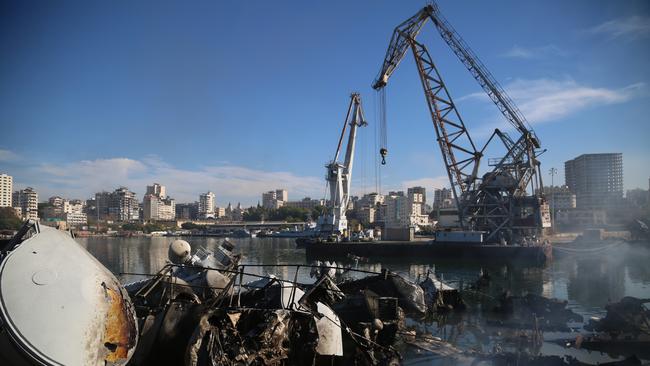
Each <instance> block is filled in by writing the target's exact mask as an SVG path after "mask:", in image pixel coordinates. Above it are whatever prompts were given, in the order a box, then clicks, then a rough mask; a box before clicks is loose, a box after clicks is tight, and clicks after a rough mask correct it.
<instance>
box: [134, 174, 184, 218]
mask: <svg viewBox="0 0 650 366" xmlns="http://www.w3.org/2000/svg"><path fill="white" fill-rule="evenodd" d="M142 218H143V219H144V220H146V221H158V220H159V221H171V220H174V219H175V218H176V202H175V201H174V199H172V198H170V197H169V196H167V189H166V188H165V186H163V185H161V184H159V183H154V184H153V185H150V186H147V193H146V194H145V195H144V199H143V200H142Z"/></svg>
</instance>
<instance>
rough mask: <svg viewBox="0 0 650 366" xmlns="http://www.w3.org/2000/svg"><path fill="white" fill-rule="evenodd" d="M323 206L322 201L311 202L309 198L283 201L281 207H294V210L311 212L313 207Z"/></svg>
mask: <svg viewBox="0 0 650 366" xmlns="http://www.w3.org/2000/svg"><path fill="white" fill-rule="evenodd" d="M324 205H325V200H324V199H319V200H313V199H311V198H310V197H305V198H303V199H301V200H300V201H285V202H284V206H283V207H294V208H302V209H305V210H312V209H313V208H314V207H317V206H324Z"/></svg>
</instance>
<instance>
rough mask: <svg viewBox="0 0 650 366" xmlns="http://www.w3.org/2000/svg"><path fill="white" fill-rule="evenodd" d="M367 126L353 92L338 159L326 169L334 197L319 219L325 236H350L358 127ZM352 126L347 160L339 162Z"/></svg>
mask: <svg viewBox="0 0 650 366" xmlns="http://www.w3.org/2000/svg"><path fill="white" fill-rule="evenodd" d="M367 124H368V123H367V122H366V119H365V116H364V114H363V109H362V107H361V96H360V95H359V94H358V93H352V94H351V95H350V104H349V105H348V111H347V113H346V117H345V121H344V122H343V128H342V130H341V136H340V137H339V142H338V145H337V147H336V153H335V154H334V159H332V161H330V162H329V163H328V164H327V165H326V166H325V168H326V170H327V174H326V176H325V180H326V181H327V185H328V186H329V193H330V194H329V201H328V205H327V211H326V212H325V213H324V214H323V215H321V216H320V217H319V218H318V229H319V231H320V232H321V233H324V234H336V235H345V234H346V230H347V228H348V220H347V218H346V216H345V214H346V211H347V208H348V204H349V202H350V185H351V182H352V166H353V164H354V149H355V145H356V137H357V128H358V127H363V126H366V125H367ZM348 127H349V134H348V141H347V146H346V149H345V157H344V160H343V162H339V156H340V155H341V148H342V145H343V139H344V138H345V133H346V131H347V130H348Z"/></svg>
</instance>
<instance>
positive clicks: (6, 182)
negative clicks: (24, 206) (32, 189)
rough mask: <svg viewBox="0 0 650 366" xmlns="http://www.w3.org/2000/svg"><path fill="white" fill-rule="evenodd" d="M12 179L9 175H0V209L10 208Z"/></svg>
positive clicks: (12, 188) (12, 187)
mask: <svg viewBox="0 0 650 366" xmlns="http://www.w3.org/2000/svg"><path fill="white" fill-rule="evenodd" d="M13 191H14V178H13V177H12V176H11V175H7V174H4V173H3V174H0V207H12V206H13V205H12V204H11V201H12V193H13Z"/></svg>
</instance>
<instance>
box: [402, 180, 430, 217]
mask: <svg viewBox="0 0 650 366" xmlns="http://www.w3.org/2000/svg"><path fill="white" fill-rule="evenodd" d="M406 194H407V196H409V197H415V196H418V197H421V200H420V201H419V203H420V214H422V215H424V214H426V210H425V206H426V204H427V190H426V188H424V187H411V188H408V189H407V190H406Z"/></svg>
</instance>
